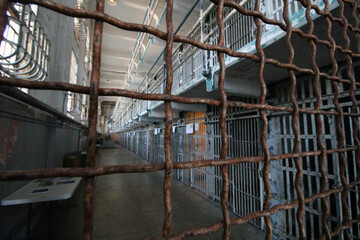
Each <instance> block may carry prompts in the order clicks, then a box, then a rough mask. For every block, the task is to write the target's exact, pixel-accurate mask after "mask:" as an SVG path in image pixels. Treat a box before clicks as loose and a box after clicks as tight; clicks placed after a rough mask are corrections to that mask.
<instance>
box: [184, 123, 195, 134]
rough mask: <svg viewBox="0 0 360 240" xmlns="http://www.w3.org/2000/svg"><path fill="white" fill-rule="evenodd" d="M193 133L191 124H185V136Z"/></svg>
mask: <svg viewBox="0 0 360 240" xmlns="http://www.w3.org/2000/svg"><path fill="white" fill-rule="evenodd" d="M191 133H194V126H193V124H192V123H190V124H186V134H191Z"/></svg>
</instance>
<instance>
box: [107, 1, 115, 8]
mask: <svg viewBox="0 0 360 240" xmlns="http://www.w3.org/2000/svg"><path fill="white" fill-rule="evenodd" d="M107 3H108V4H109V5H110V6H112V7H115V6H116V0H107Z"/></svg>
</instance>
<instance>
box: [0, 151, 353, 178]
mask: <svg viewBox="0 0 360 240" xmlns="http://www.w3.org/2000/svg"><path fill="white" fill-rule="evenodd" d="M356 149H357V148H356V147H346V148H339V149H329V150H326V154H333V153H338V152H347V151H355V150H356ZM320 153H321V152H320V151H311V152H299V153H284V154H276V155H270V160H271V161H276V160H282V159H285V158H301V157H309V156H319V155H320ZM263 161H264V156H254V157H239V158H227V159H207V160H199V161H184V162H174V163H173V167H174V169H190V168H198V167H205V166H222V165H232V164H238V163H260V162H263ZM164 166H165V165H164V163H156V164H153V163H150V164H137V165H118V166H116V165H113V166H107V167H87V168H52V169H36V170H9V171H6V170H1V171H0V181H9V180H12V181H14V180H17V181H18V180H30V179H37V178H50V177H67V176H68V177H94V176H101V175H108V174H117V173H139V172H155V171H161V170H164V169H165V167H164Z"/></svg>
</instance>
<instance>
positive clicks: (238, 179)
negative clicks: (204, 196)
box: [207, 99, 264, 229]
mask: <svg viewBox="0 0 360 240" xmlns="http://www.w3.org/2000/svg"><path fill="white" fill-rule="evenodd" d="M243 100H245V99H243ZM245 101H247V102H254V101H252V99H248V100H245ZM236 110H237V111H236ZM216 112H219V109H213V111H212V112H211V113H209V114H210V116H211V117H209V119H208V121H207V134H208V136H207V137H208V143H209V146H208V151H207V156H208V158H210V159H211V158H214V159H218V158H219V157H220V156H219V154H220V148H221V142H220V129H219V116H218V115H215V114H216ZM227 116H228V118H227V132H228V139H229V148H228V153H227V156H228V157H230V158H236V157H250V156H258V155H261V149H260V146H259V144H258V142H259V137H260V134H259V132H260V125H259V123H260V120H259V116H258V114H257V113H256V112H247V113H246V111H244V110H240V109H231V110H229V111H228V114H227ZM211 170H212V171H209V170H208V171H207V174H208V176H207V178H210V177H212V178H213V180H212V181H211V183H214V186H213V189H212V190H213V192H210V193H208V195H209V196H211V197H213V198H214V199H215V200H217V201H219V200H220V195H221V186H222V179H221V174H220V169H219V168H218V167H215V168H211ZM228 171H229V181H230V188H229V206H230V208H231V209H232V211H233V212H234V213H235V214H236V215H238V216H244V215H246V214H248V213H251V212H254V211H260V210H261V209H262V204H263V196H262V193H263V186H262V183H261V165H260V164H259V163H241V164H235V165H231V166H229V167H228ZM208 189H209V188H208ZM250 222H251V223H252V224H254V225H255V226H257V227H258V228H260V229H263V228H264V225H263V224H264V222H263V221H262V219H261V218H256V219H253V220H251V221H250Z"/></svg>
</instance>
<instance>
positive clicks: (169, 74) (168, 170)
mask: <svg viewBox="0 0 360 240" xmlns="http://www.w3.org/2000/svg"><path fill="white" fill-rule="evenodd" d="M172 12H173V0H168V1H167V6H166V29H167V37H166V48H165V68H166V81H165V83H166V85H165V94H171V88H172V85H173V66H172V65H173V62H172V53H173V43H174V28H173V23H172V17H173V16H172ZM164 102H165V133H164V151H165V174H164V225H163V233H162V235H163V237H166V236H168V235H169V234H170V229H171V217H172V206H171V178H172V172H173V161H172V152H171V134H172V123H173V116H172V114H173V112H172V107H171V101H168V100H166V101H164Z"/></svg>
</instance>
